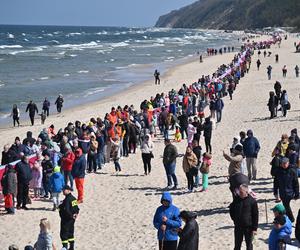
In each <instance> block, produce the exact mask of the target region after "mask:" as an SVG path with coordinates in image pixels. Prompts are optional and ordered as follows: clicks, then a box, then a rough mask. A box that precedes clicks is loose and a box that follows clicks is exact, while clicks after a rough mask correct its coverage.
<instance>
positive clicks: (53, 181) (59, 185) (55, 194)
mask: <svg viewBox="0 0 300 250" xmlns="http://www.w3.org/2000/svg"><path fill="white" fill-rule="evenodd" d="M64 186H65V180H64V176H63V175H62V174H61V173H60V167H59V166H57V167H55V168H54V170H53V174H52V175H51V177H50V189H51V191H52V198H53V211H55V210H56V209H57V208H58V206H59V203H60V202H59V195H60V193H61V192H62V189H63V187H64Z"/></svg>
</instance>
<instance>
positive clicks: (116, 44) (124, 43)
mask: <svg viewBox="0 0 300 250" xmlns="http://www.w3.org/2000/svg"><path fill="white" fill-rule="evenodd" d="M128 45H129V44H128V43H126V42H119V43H112V44H111V45H110V46H111V47H113V48H118V47H126V46H128Z"/></svg>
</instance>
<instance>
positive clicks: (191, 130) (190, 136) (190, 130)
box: [187, 118, 197, 147]
mask: <svg viewBox="0 0 300 250" xmlns="http://www.w3.org/2000/svg"><path fill="white" fill-rule="evenodd" d="M192 122H193V120H192V119H191V118H190V119H189V125H188V128H187V135H188V136H187V141H188V146H190V147H191V146H192V142H193V139H194V134H196V133H197V129H196V128H195V127H194V126H193V124H192Z"/></svg>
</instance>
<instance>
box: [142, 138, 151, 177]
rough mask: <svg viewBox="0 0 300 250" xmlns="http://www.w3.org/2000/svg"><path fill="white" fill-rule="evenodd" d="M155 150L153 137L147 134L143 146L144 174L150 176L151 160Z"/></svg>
mask: <svg viewBox="0 0 300 250" xmlns="http://www.w3.org/2000/svg"><path fill="white" fill-rule="evenodd" d="M153 148H154V144H153V142H152V140H151V135H149V134H146V136H145V138H144V140H143V142H142V145H141V151H142V160H143V164H144V174H145V175H147V174H150V173H151V159H152V158H153V157H154V156H153Z"/></svg>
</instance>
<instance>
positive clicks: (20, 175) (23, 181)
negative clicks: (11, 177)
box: [16, 156, 32, 210]
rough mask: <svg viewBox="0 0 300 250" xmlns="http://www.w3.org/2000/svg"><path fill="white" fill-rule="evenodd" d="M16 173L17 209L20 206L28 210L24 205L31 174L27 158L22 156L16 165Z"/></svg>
mask: <svg viewBox="0 0 300 250" xmlns="http://www.w3.org/2000/svg"><path fill="white" fill-rule="evenodd" d="M16 172H17V180H18V188H17V189H18V194H17V209H21V205H22V208H23V209H25V210H28V208H27V207H26V204H27V198H28V193H29V182H30V181H31V179H32V173H31V168H30V166H29V160H28V157H27V156H23V157H22V159H21V161H20V162H19V163H18V164H17V165H16Z"/></svg>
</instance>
